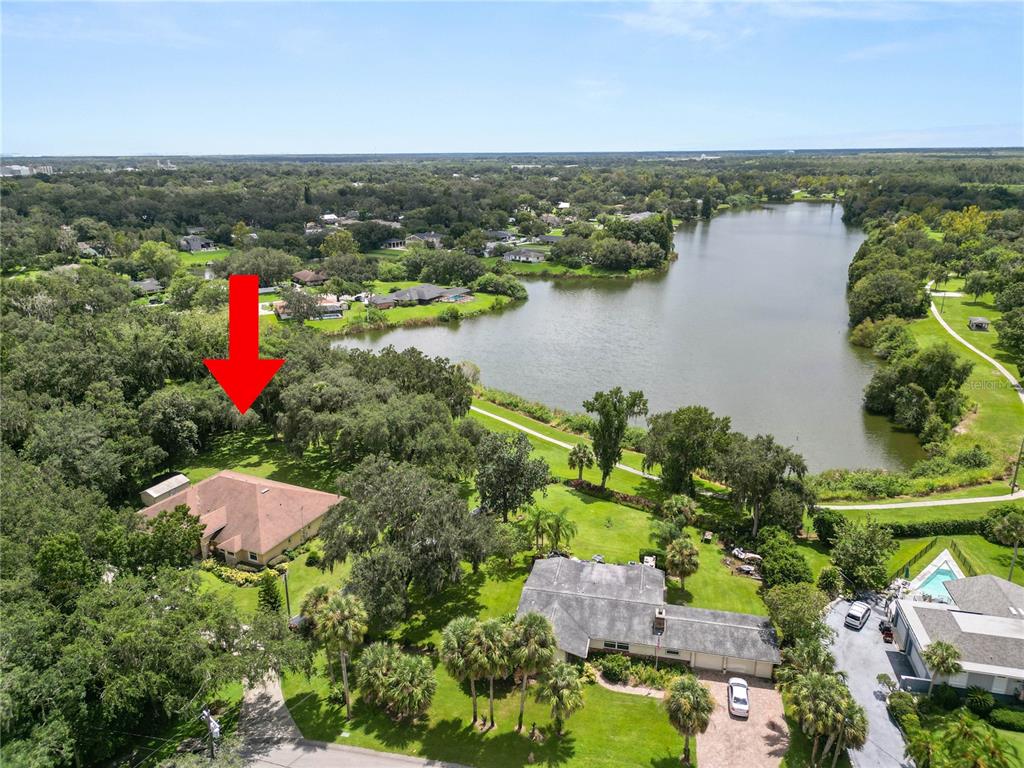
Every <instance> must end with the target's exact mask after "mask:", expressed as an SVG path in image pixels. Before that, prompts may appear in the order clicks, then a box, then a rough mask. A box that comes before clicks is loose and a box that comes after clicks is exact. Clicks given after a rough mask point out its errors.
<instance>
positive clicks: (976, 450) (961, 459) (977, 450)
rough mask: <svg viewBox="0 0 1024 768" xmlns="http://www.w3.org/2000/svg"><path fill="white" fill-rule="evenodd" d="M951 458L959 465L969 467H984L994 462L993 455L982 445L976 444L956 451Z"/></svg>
mask: <svg viewBox="0 0 1024 768" xmlns="http://www.w3.org/2000/svg"><path fill="white" fill-rule="evenodd" d="M950 460H951V461H952V462H953V463H954V464H956V465H957V466H960V467H966V468H967V469H984V468H985V467H987V466H988V465H989V464H991V463H992V456H991V454H989V453H988V451H986V450H984V449H983V448H982V447H981V446H980V445H975V446H974V447H973V448H964V449H963V450H960V451H955V452H954V453H953V455H952V456H950Z"/></svg>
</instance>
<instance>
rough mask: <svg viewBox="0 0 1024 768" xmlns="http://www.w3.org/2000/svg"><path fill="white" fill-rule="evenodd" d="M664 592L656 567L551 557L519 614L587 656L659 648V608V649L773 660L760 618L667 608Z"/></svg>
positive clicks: (538, 570)
mask: <svg viewBox="0 0 1024 768" xmlns="http://www.w3.org/2000/svg"><path fill="white" fill-rule="evenodd" d="M664 594H665V574H664V573H662V572H661V571H660V570H658V569H656V568H649V567H646V566H641V565H633V566H628V565H606V564H599V563H593V562H580V561H575V560H570V559H567V558H550V559H547V560H538V561H537V562H536V563H534V566H533V571H532V572H531V573H530V577H529V578H528V579H527V580H526V584H525V586H524V587H523V594H522V597H521V598H520V600H519V611H518V613H519V615H523V614H524V613H530V612H536V613H540V614H543V615H544V616H547V617H548V619H549V620H550V621H551V623H552V625H553V626H554V629H555V636H556V638H557V641H558V647H559V648H561V649H562V650H563V651H566V652H568V653H571V654H574V655H576V656H581V657H584V658H585V657H586V656H587V654H588V651H589V646H590V642H591V640H611V641H616V642H625V643H635V644H638V645H656V644H658V642H659V637H658V636H657V635H655V634H654V613H655V610H656V609H657V608H662V607H663V608H665V613H666V621H665V631H664V633H663V634H662V635H661V637H660V645H661V646H662V647H663V648H672V649H675V650H680V651H697V652H700V653H713V654H720V655H723V656H730V657H733V658H742V659H753V660H757V661H770V662H773V663H776V664H777V663H778V662H779V660H780V657H779V650H778V646H777V643H776V638H775V632H774V630H773V629H772V627H771V624H770V622H769V621H768V620H767V619H765V618H764V617H761V616H750V615H747V614H742V613H729V612H726V611H709V610H703V609H699V608H687V607H684V606H678V605H668V604H666V603H665V600H664Z"/></svg>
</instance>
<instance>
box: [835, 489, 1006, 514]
mask: <svg viewBox="0 0 1024 768" xmlns="http://www.w3.org/2000/svg"><path fill="white" fill-rule="evenodd" d="M1006 492H1007V488H1006V486H1005V485H1004V486H1003V488H1002V491H1001V493H1006ZM919 500H920V499H919ZM994 506H997V505H995V504H992V503H991V502H981V503H978V504H949V505H941V506H937V507H910V508H908V509H877V510H871V509H848V510H844V511H843V515H844V516H845V517H847V518H849V519H850V520H857V521H863V520H864V519H866V518H867V517H868V516H869V515H870V516H871V518H872V519H873V520H878V521H881V522H883V523H914V522H925V521H932V520H970V519H974V518H979V517H984V516H985V515H986V514H988V512H989V510H990V509H992V507H994Z"/></svg>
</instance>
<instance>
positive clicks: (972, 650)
mask: <svg viewBox="0 0 1024 768" xmlns="http://www.w3.org/2000/svg"><path fill="white" fill-rule="evenodd" d="M943 586H944V587H945V589H946V592H947V593H948V594H949V597H950V600H951V602H946V603H942V602H926V601H921V600H910V599H903V600H897V601H896V602H895V603H894V606H893V629H894V634H895V639H896V643H897V644H898V646H899V647H900V649H901V650H902V651H903V652H904V653H905V654H906V655H907V658H908V659H909V661H910V664H911V666H913V668H914V672H915V673H916V674H917V675H918V676H919V677H921V678H923V679H926V680H930V679H931V678H932V676H933V675H932V671H931V670H930V669H928V665H927V663H926V662H925V660H924V656H923V652H924V651H925V649H927V648H928V646H929V645H931V644H932V643H934V642H936V641H938V640H942V641H944V642H947V643H950V644H951V645H953V646H954V647H956V649H957V650H958V651H959V652H960V666H961V667H962V671H961V672H960V673H958V674H956V675H952V676H950V677H948V678H946V677H943V676H939V677H937V678H936V681H937V682H944V683H948V684H949V685H951V686H953V687H954V688H971V687H975V686H976V687H979V688H983V689H984V690H986V691H990V692H991V693H993V694H997V695H1000V696H1008V697H1014V698H1017V699H1020V698H1021V697H1022V696H1024V587H1020V586H1018V585H1016V584H1013V583H1011V582H1009V581H1007V580H1006V579H1001V578H999V577H998V576H988V575H986V576H971V577H968V578H963V579H957V578H952V579H950V580H948V581H945V582H943Z"/></svg>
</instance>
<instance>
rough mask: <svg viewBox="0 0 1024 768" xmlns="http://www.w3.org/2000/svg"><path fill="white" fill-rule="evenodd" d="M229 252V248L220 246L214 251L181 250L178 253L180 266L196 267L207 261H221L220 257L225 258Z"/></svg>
mask: <svg viewBox="0 0 1024 768" xmlns="http://www.w3.org/2000/svg"><path fill="white" fill-rule="evenodd" d="M230 253H231V250H230V249H229V248H220V249H218V250H216V251H196V252H195V253H188V252H186V251H181V252H179V253H178V255H179V256H180V257H181V264H182V266H185V267H196V266H201V265H204V264H206V263H207V262H208V261H221V260H222V259H226V258H227V257H228V254H230Z"/></svg>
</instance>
